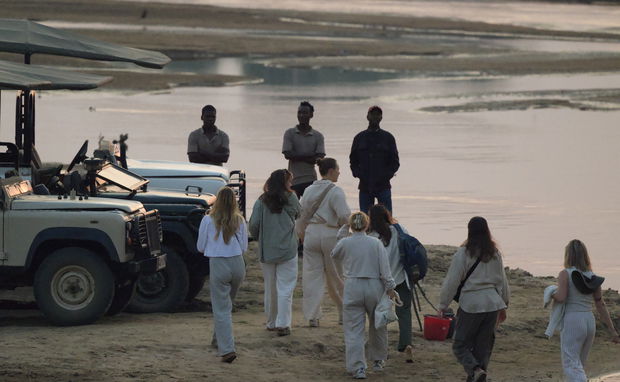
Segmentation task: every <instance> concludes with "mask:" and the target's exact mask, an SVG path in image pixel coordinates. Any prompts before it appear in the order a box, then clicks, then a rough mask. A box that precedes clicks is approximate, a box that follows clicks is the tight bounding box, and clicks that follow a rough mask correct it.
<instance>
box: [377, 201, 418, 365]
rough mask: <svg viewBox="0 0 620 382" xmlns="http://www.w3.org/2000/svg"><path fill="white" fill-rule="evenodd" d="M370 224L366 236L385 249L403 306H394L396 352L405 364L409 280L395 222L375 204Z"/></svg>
mask: <svg viewBox="0 0 620 382" xmlns="http://www.w3.org/2000/svg"><path fill="white" fill-rule="evenodd" d="M369 218H370V224H369V226H368V235H369V236H372V237H376V238H378V239H379V240H381V243H383V246H384V247H385V249H386V251H387V254H388V259H389V262H390V270H391V273H392V277H393V278H394V282H395V283H396V288H394V290H396V292H397V293H398V295H399V296H400V299H401V301H402V302H403V304H402V305H401V306H398V305H397V306H396V315H397V316H398V331H399V337H398V347H397V349H398V351H399V352H405V353H406V355H407V362H412V356H413V347H412V346H411V284H410V281H411V280H407V275H406V273H405V268H404V267H403V263H402V261H401V256H400V250H399V247H398V231H397V230H396V228H394V227H393V225H394V224H396V223H395V221H394V220H393V219H392V215H391V214H390V211H388V210H387V208H385V207H384V206H383V205H382V204H375V205H374V206H372V207H370V210H369ZM401 229H402V230H403V231H404V232H405V233H407V230H406V229H405V228H404V227H402V226H401Z"/></svg>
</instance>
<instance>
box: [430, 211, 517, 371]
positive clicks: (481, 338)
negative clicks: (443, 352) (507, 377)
mask: <svg viewBox="0 0 620 382" xmlns="http://www.w3.org/2000/svg"><path fill="white" fill-rule="evenodd" d="M470 270H471V272H469V271H470ZM468 273H470V275H469V277H467V274H468ZM463 282H464V283H463ZM460 285H462V288H461V293H460V299H459V300H458V301H459V310H458V312H457V320H456V329H455V333H454V343H453V344H452V350H453V352H454V355H455V356H456V358H457V360H458V361H459V362H460V363H461V365H463V368H464V369H465V372H467V381H474V382H481V381H486V377H487V371H486V369H487V366H488V365H489V360H490V359H491V352H492V351H493V345H494V343H495V328H496V326H497V324H498V322H502V321H504V320H505V319H506V308H507V307H508V299H509V294H510V291H509V289H508V280H507V279H506V273H505V271H504V265H503V263H502V257H501V255H500V253H499V251H498V250H497V246H496V244H495V242H494V241H493V238H492V237H491V232H490V231H489V225H488V224H487V221H486V220H485V219H484V218H482V217H479V216H476V217H473V218H471V219H470V220H469V223H468V224H467V240H466V241H465V243H463V246H462V247H460V248H459V249H458V251H456V253H455V254H454V256H453V257H452V262H451V263H450V268H449V269H448V274H447V275H446V278H445V279H444V281H443V284H442V286H441V293H440V296H439V299H440V300H439V308H438V310H439V312H438V313H439V315H440V316H441V315H443V313H444V311H445V310H446V309H447V308H448V306H449V305H450V302H451V301H452V300H453V299H454V297H455V295H456V294H457V291H458V289H459V286H460Z"/></svg>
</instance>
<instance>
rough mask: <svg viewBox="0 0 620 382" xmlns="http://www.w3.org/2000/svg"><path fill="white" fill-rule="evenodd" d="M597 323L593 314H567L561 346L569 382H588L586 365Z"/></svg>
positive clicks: (565, 372) (563, 366)
mask: <svg viewBox="0 0 620 382" xmlns="http://www.w3.org/2000/svg"><path fill="white" fill-rule="evenodd" d="M595 332H596V322H595V320H594V315H593V314H592V312H566V313H565V314H564V321H563V326H562V331H561V332H560V344H561V348H562V368H563V369H564V376H565V377H566V381H567V382H586V381H587V380H588V378H587V377H586V373H585V371H584V369H583V368H584V365H585V363H586V360H587V359H588V354H589V353H590V348H592V343H594V333H595Z"/></svg>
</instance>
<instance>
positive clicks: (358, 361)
mask: <svg viewBox="0 0 620 382" xmlns="http://www.w3.org/2000/svg"><path fill="white" fill-rule="evenodd" d="M349 226H350V227H351V230H352V231H353V234H352V235H351V236H350V237H347V238H345V239H342V240H340V241H339V242H338V244H336V246H335V247H334V250H333V251H332V256H333V257H334V258H335V259H338V260H340V261H342V267H343V273H344V278H345V283H344V296H343V330H344V343H345V353H346V354H345V355H346V368H347V371H349V372H350V373H352V374H353V378H355V379H365V378H366V355H365V351H364V344H365V342H366V341H365V335H364V330H365V327H366V316H367V315H368V321H369V323H368V356H369V358H370V359H372V360H373V361H374V362H373V370H374V371H382V370H383V366H384V364H385V360H386V359H387V353H388V348H387V347H388V341H387V325H385V326H382V327H380V328H378V329H377V328H375V308H376V307H377V304H378V303H379V300H380V299H381V297H382V296H383V295H384V294H385V293H387V294H388V295H389V296H390V297H394V296H395V293H394V286H395V283H394V279H393V278H392V274H391V272H390V263H389V260H388V256H387V252H386V250H385V247H384V246H383V243H382V242H381V241H380V240H379V239H377V238H374V237H371V236H368V235H366V229H367V228H368V216H366V214H365V213H363V212H355V213H353V214H352V215H351V218H350V219H349Z"/></svg>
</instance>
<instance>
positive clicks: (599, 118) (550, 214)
mask: <svg viewBox="0 0 620 382" xmlns="http://www.w3.org/2000/svg"><path fill="white" fill-rule="evenodd" d="M173 65H180V66H178V67H177V69H176V70H179V71H188V70H197V71H200V70H202V71H203V72H205V73H206V72H214V73H228V74H242V75H252V74H254V75H256V76H261V77H265V78H267V81H266V83H263V84H259V85H251V86H245V85H244V86H233V87H225V88H199V87H196V88H181V89H174V90H172V91H169V92H158V93H153V94H143V93H142V94H129V95H127V94H119V93H113V92H105V91H98V92H80V93H77V92H75V93H71V92H41V93H40V95H41V98H40V99H38V100H37V125H38V129H37V134H38V135H37V137H38V141H39V142H45V143H46V144H45V145H40V146H39V147H38V149H39V153H40V154H41V157H42V158H43V159H44V160H45V161H61V162H68V161H69V160H70V159H71V158H70V157H71V156H72V155H73V153H74V152H75V150H77V148H78V147H79V145H80V144H81V143H82V141H83V140H84V139H90V140H91V142H95V141H96V139H97V137H98V135H99V134H102V135H105V136H106V137H117V136H118V135H119V134H121V133H129V136H130V141H129V146H130V155H131V156H133V157H135V158H143V159H166V160H178V161H185V160H187V158H186V154H185V151H186V150H185V149H186V145H187V134H188V132H189V131H191V130H192V129H195V128H196V127H198V126H200V119H199V118H200V116H199V111H200V109H201V107H202V106H203V105H204V104H205V103H213V104H214V105H216V107H217V108H218V126H220V127H221V128H222V129H224V130H225V131H226V132H227V133H228V134H229V136H230V137H231V153H232V155H231V161H230V168H243V169H245V170H246V171H247V174H248V176H249V189H248V200H250V201H252V200H254V199H255V198H256V197H257V196H258V195H259V193H260V187H261V185H262V184H263V182H264V180H265V179H266V178H267V176H268V175H269V172H270V171H271V170H273V169H274V168H282V167H284V166H286V161H285V160H284V158H283V157H282V154H281V152H280V151H281V145H282V134H283V132H284V131H285V130H286V129H287V128H289V127H291V126H293V125H294V124H295V123H296V107H297V105H298V103H299V101H300V100H303V99H309V100H310V101H311V102H312V103H313V104H314V105H315V108H316V111H315V117H314V119H313V121H312V124H313V126H315V127H316V128H317V129H319V130H320V131H321V132H322V133H323V134H324V135H325V137H326V149H327V152H328V154H329V155H330V156H333V157H335V158H336V159H337V160H339V162H340V163H341V167H342V170H343V171H342V175H341V179H340V181H339V183H340V184H341V186H342V187H343V189H345V190H346V192H347V199H348V202H349V204H350V205H351V206H352V207H353V208H355V207H356V206H357V193H356V189H357V182H356V180H355V179H354V178H352V176H351V174H350V171H349V170H348V166H347V163H348V151H349V149H350V146H351V139H352V137H353V136H354V135H355V134H356V133H357V132H358V131H360V130H362V129H364V128H365V126H366V123H367V122H366V120H365V116H366V110H367V108H368V106H369V105H372V104H380V105H381V106H382V107H383V110H384V121H383V123H382V126H383V127H384V128H386V129H388V130H390V131H391V132H392V133H393V134H394V135H395V137H396V138H397V140H398V145H399V152H400V158H401V165H402V167H401V170H400V171H399V172H398V174H397V176H396V178H395V179H394V182H393V185H394V189H393V195H394V208H395V211H397V213H396V217H397V218H398V219H399V220H400V221H401V222H403V224H404V225H405V226H406V227H407V228H408V229H409V230H410V231H412V232H415V233H416V235H417V236H418V237H419V238H420V239H421V240H423V242H424V243H436V244H452V245H458V244H459V243H461V242H462V240H463V239H464V238H465V233H466V226H465V225H466V223H467V221H468V219H469V218H470V217H471V216H474V215H483V216H485V217H486V218H487V219H488V220H489V222H490V223H491V224H492V229H493V233H494V235H495V237H496V239H497V240H498V242H499V243H500V244H501V246H502V249H503V253H504V255H505V258H506V263H507V264H508V265H510V266H520V267H522V268H525V269H528V270H529V271H532V272H534V273H536V274H557V272H558V271H559V269H560V268H561V263H562V255H563V253H562V249H563V248H564V246H565V245H566V243H567V242H568V241H569V240H570V239H573V238H575V237H577V238H580V239H582V240H584V241H585V242H586V243H587V245H588V248H589V250H590V252H591V253H592V256H593V260H594V261H595V264H596V269H597V270H600V271H601V273H602V274H603V275H604V276H606V277H607V281H606V284H605V285H606V287H615V288H618V287H620V267H619V266H618V262H617V259H616V257H617V256H615V254H614V253H613V251H610V250H609V249H610V248H614V247H615V245H616V241H617V239H616V236H617V227H618V226H620V177H618V175H617V169H618V168H620V156H618V152H617V142H618V141H619V139H620V130H618V120H619V118H620V112H618V111H610V112H599V111H593V112H590V111H588V112H584V111H580V110H568V109H552V108H548V109H528V110H508V111H486V110H483V111H478V112H472V113H426V112H421V111H420V109H421V108H423V107H425V106H429V105H431V106H432V105H449V104H458V103H463V102H468V101H469V100H472V99H474V100H475V99H484V100H498V99H502V100H504V99H522V98H528V97H538V96H540V94H549V92H555V93H557V94H564V96H565V97H569V98H570V97H571V94H572V92H580V91H585V92H594V93H596V92H600V91H602V89H614V88H619V87H620V75H619V74H581V75H541V76H521V77H496V78H485V79H480V78H467V77H453V78H440V77H437V78H422V77H415V78H390V79H379V80H376V81H371V82H369V81H367V79H368V77H367V76H368V75H377V76H388V77H389V76H393V75H395V74H393V73H366V74H365V75H364V76H361V77H363V78H362V79H359V80H357V79H358V78H359V77H356V74H355V73H352V77H350V78H353V79H354V80H350V81H348V82H346V81H344V80H342V77H341V76H340V73H339V72H334V71H330V70H326V69H316V70H310V69H306V70H296V69H283V68H271V67H268V66H264V65H261V64H257V63H255V62H251V61H246V60H242V59H222V60H215V61H202V62H198V63H195V62H194V63H191V64H190V63H188V64H187V65H190V66H187V65H185V66H184V65H183V63H177V64H173ZM191 65H198V66H200V67H192V66H191ZM173 69H174V66H173ZM169 70H170V69H169ZM252 70H257V71H258V72H253V71H252ZM269 73H271V74H272V75H273V76H275V78H273V79H269V75H267V74H269ZM276 73H277V74H278V75H281V76H282V78H278V75H276ZM300 73H301V74H300ZM336 73H337V74H336ZM271 74H270V75H271ZM396 76H397V75H396ZM7 93H9V92H3V97H2V110H3V113H2V116H1V117H2V122H1V124H0V126H2V130H0V139H2V140H11V139H13V135H14V132H13V129H12V126H13V120H12V118H14V114H13V110H14V104H13V102H14V96H13V95H12V94H7ZM555 93H554V94H555ZM91 107H92V109H91ZM89 109H90V110H93V111H89ZM68 148H69V149H68Z"/></svg>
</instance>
